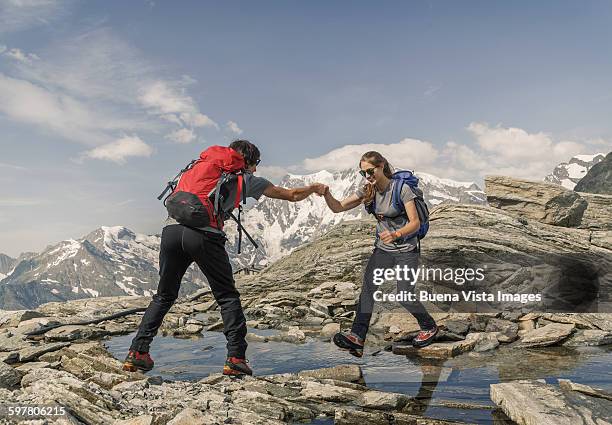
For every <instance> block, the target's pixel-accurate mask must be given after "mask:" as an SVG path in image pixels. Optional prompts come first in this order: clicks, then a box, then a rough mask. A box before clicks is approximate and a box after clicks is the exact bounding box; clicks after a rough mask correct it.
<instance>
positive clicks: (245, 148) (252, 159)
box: [229, 140, 259, 166]
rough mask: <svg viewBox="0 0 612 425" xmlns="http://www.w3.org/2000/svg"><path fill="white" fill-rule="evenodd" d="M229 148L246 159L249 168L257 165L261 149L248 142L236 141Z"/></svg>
mask: <svg viewBox="0 0 612 425" xmlns="http://www.w3.org/2000/svg"><path fill="white" fill-rule="evenodd" d="M229 147H230V148H232V149H233V150H235V151H236V152H238V153H239V154H241V155H242V156H243V157H244V162H245V163H246V165H247V166H249V165H255V163H256V162H257V160H258V159H259V149H258V148H257V146H255V145H254V144H253V143H251V142H249V141H248V140H234V141H233V142H232V143H231V144H230V145H229Z"/></svg>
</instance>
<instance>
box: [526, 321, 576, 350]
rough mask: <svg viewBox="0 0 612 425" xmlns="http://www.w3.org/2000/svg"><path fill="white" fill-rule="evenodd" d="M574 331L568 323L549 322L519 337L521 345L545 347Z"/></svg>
mask: <svg viewBox="0 0 612 425" xmlns="http://www.w3.org/2000/svg"><path fill="white" fill-rule="evenodd" d="M573 331H574V325H573V324H570V323H567V324H565V323H551V324H550V325H546V326H542V327H540V328H537V329H534V330H532V331H530V332H527V333H526V334H524V335H523V336H522V337H521V340H520V345H521V346H522V347H546V346H549V345H555V344H557V343H559V342H561V341H563V340H564V339H565V338H567V337H568V336H569V335H570V334H571V333H572V332H573Z"/></svg>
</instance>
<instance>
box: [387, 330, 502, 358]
mask: <svg viewBox="0 0 612 425" xmlns="http://www.w3.org/2000/svg"><path fill="white" fill-rule="evenodd" d="M482 335H483V333H482V332H477V333H469V334H467V336H466V337H465V339H464V340H462V341H455V342H434V343H433V344H431V345H428V346H427V347H423V348H415V347H413V346H412V343H396V344H393V348H392V351H393V354H400V355H406V356H418V357H425V358H434V359H448V358H451V357H455V356H458V355H459V354H463V353H467V352H469V351H472V350H473V349H474V347H475V346H476V344H477V343H478V342H479V341H480V340H481V338H483V336H482ZM496 342H497V339H496ZM498 344H499V343H498Z"/></svg>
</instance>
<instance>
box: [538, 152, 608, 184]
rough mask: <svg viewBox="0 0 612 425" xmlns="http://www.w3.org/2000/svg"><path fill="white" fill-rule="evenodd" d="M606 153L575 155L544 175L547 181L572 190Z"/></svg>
mask: <svg viewBox="0 0 612 425" xmlns="http://www.w3.org/2000/svg"><path fill="white" fill-rule="evenodd" d="M605 157H606V154H603V153H596V154H594V155H576V156H574V157H572V158H570V160H569V161H567V162H562V163H561V164H559V165H557V166H556V167H555V169H554V170H553V171H552V173H550V174H549V175H547V176H546V177H544V181H546V182H548V183H555V184H560V185H561V186H563V187H565V188H566V189H569V190H574V187H575V186H576V183H578V182H579V181H580V179H582V178H583V177H584V176H585V175H586V173H587V172H588V171H589V170H590V169H591V168H592V167H593V165H595V164H598V163H600V162H601V161H603V160H604V158H605Z"/></svg>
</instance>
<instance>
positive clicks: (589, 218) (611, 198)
mask: <svg viewBox="0 0 612 425" xmlns="http://www.w3.org/2000/svg"><path fill="white" fill-rule="evenodd" d="M578 195H580V197H582V198H583V199H584V200H585V201H587V203H588V205H587V208H586V210H585V211H584V214H583V215H582V221H581V222H580V226H579V227H581V228H587V229H593V230H612V195H603V194H599V193H584V192H579V193H578Z"/></svg>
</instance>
